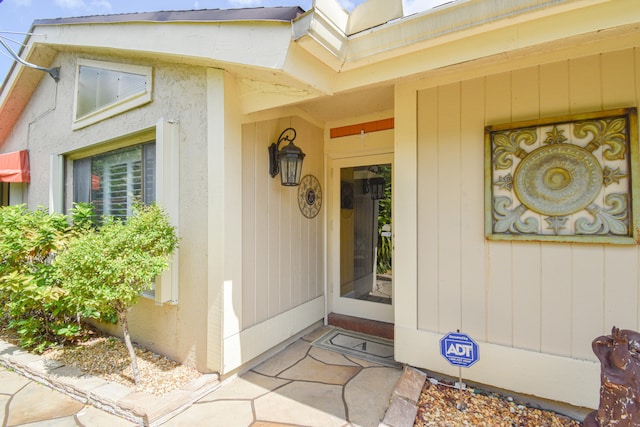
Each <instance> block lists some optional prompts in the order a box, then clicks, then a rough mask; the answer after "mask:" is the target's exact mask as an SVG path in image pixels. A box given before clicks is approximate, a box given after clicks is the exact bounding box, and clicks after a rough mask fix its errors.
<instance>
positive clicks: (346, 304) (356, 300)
mask: <svg viewBox="0 0 640 427" xmlns="http://www.w3.org/2000/svg"><path fill="white" fill-rule="evenodd" d="M392 168H393V155H392V154H383V155H373V156H363V157H357V158H348V159H336V160H333V161H332V162H331V168H330V170H331V201H332V203H331V212H330V224H331V225H330V236H331V238H330V249H329V250H330V255H329V259H330V264H331V265H330V268H331V273H330V274H331V283H332V289H331V310H332V311H333V312H334V313H337V314H343V315H347V316H355V317H359V318H363V319H370V320H376V321H381V322H387V323H393V286H394V284H393V222H392V211H393V199H392V189H393V182H392V177H393V170H392Z"/></svg>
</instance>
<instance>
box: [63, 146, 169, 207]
mask: <svg viewBox="0 0 640 427" xmlns="http://www.w3.org/2000/svg"><path fill="white" fill-rule="evenodd" d="M155 177H156V152H155V142H150V143H146V144H140V145H135V146H132V147H126V148H122V149H119V150H114V151H109V152H106V153H102V154H99V155H96V156H91V157H86V158H83V159H78V160H74V164H73V182H74V201H75V202H90V203H92V204H93V206H94V209H95V214H96V217H97V218H100V217H102V216H105V215H106V216H113V217H116V218H121V219H126V218H127V217H129V216H131V215H132V214H133V206H134V204H135V203H136V202H139V203H144V204H149V203H153V202H154V201H155V200H156V194H155V187H156V185H155Z"/></svg>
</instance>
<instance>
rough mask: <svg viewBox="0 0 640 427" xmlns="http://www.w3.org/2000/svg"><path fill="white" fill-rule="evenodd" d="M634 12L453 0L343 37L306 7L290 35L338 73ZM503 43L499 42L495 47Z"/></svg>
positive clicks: (544, 1) (590, 27)
mask: <svg viewBox="0 0 640 427" xmlns="http://www.w3.org/2000/svg"><path fill="white" fill-rule="evenodd" d="M639 14H640V8H638V7H637V0H616V1H610V0H459V1H455V2H452V3H450V4H447V5H443V6H440V7H437V8H435V9H431V10H429V11H425V12H422V13H419V14H415V15H411V16H407V17H404V18H401V19H398V20H395V21H391V22H388V23H386V24H383V25H380V26H378V27H375V28H371V29H369V30H365V31H362V32H360V33H357V34H354V35H351V36H348V37H347V36H346V35H344V34H340V33H338V32H336V31H335V26H334V25H332V24H331V22H329V21H327V19H326V17H324V16H323V15H322V13H321V12H319V11H315V10H312V11H310V12H308V13H307V14H306V15H305V17H304V18H305V19H304V20H301V21H300V22H299V24H300V28H298V29H297V31H296V34H297V38H296V40H297V41H298V43H299V44H300V46H302V47H303V48H305V49H306V50H307V51H309V52H310V53H311V54H313V55H315V56H316V57H318V58H319V59H320V60H322V61H323V62H325V63H326V64H327V65H329V66H330V67H331V68H333V69H334V70H336V71H341V72H344V71H349V70H354V69H357V68H360V67H365V66H367V67H368V66H370V65H371V64H374V63H378V62H382V61H386V60H389V59H393V58H397V57H403V56H406V55H407V54H410V53H413V52H420V51H424V50H426V49H430V48H433V47H436V46H440V45H447V44H449V43H452V42H455V41H459V40H469V42H470V43H473V40H474V39H475V38H476V37H478V36H479V35H482V34H486V33H491V32H496V31H499V30H502V29H505V28H513V29H514V32H515V33H516V34H517V35H516V39H515V40H513V39H510V40H509V42H510V44H511V46H510V47H511V48H521V47H526V46H530V45H533V44H536V43H544V42H548V41H550V40H553V39H557V38H562V37H571V36H575V35H577V34H583V33H585V32H590V31H598V30H600V29H602V28H610V27H612V26H617V25H624V24H628V23H630V22H637V21H638V15H639ZM531 23H534V24H532V25H528V26H527V24H531ZM297 24H298V22H297V21H296V22H294V26H295V25H297ZM303 27H304V28H306V31H303ZM522 29H524V32H523V33H522V34H520V33H519V32H521V31H522ZM529 29H530V30H529ZM504 44H505V43H502V42H501V41H499V46H496V48H503V47H504ZM510 47H509V46H507V48H510ZM494 50H495V49H494ZM481 54H484V51H479V52H478V55H476V58H477V57H480V55H481ZM470 59H473V58H469V60H470Z"/></svg>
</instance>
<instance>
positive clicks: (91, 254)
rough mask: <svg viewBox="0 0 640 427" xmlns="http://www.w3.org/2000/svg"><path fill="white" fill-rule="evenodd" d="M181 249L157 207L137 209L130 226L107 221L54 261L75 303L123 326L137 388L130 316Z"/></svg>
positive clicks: (77, 239) (73, 240)
mask: <svg viewBox="0 0 640 427" xmlns="http://www.w3.org/2000/svg"><path fill="white" fill-rule="evenodd" d="M177 244H178V238H177V236H176V232H175V229H174V227H173V226H171V224H170V223H169V220H168V218H167V216H166V214H165V213H164V211H163V210H162V209H161V208H160V207H159V206H157V205H151V206H136V209H135V214H134V216H132V217H131V218H129V219H128V220H127V221H126V222H124V221H121V220H119V219H114V218H108V217H107V218H104V219H103V223H102V225H101V226H100V227H99V228H97V229H89V230H88V231H87V232H85V233H82V234H79V235H78V236H76V237H74V238H72V239H71V240H70V241H69V244H68V247H67V249H66V250H65V251H63V252H62V253H60V254H59V255H58V257H57V258H56V260H55V262H54V266H55V267H56V269H57V274H58V276H59V278H60V281H61V282H62V287H63V289H64V290H65V292H67V293H68V294H67V298H68V299H69V302H70V303H71V304H73V305H75V306H76V307H78V308H80V307H83V308H84V309H85V310H86V311H88V312H91V313H93V315H94V316H95V317H97V318H100V319H101V320H108V321H113V320H116V319H117V320H118V321H119V322H120V324H121V326H122V329H123V334H124V338H125V344H127V348H128V349H129V354H130V356H131V360H132V368H133V372H134V380H135V382H136V383H137V382H138V381H139V378H138V370H137V364H136V360H135V353H134V352H133V347H132V345H131V339H130V336H129V328H128V321H127V311H128V309H129V308H130V307H131V306H133V305H134V304H136V303H137V301H138V298H139V297H140V294H141V293H142V292H143V291H145V290H147V289H150V287H151V285H152V283H153V280H154V279H155V278H156V277H157V276H158V275H159V274H160V273H162V272H163V271H164V270H166V269H167V268H168V267H169V257H170V256H171V254H172V253H173V252H174V251H175V249H176V247H177Z"/></svg>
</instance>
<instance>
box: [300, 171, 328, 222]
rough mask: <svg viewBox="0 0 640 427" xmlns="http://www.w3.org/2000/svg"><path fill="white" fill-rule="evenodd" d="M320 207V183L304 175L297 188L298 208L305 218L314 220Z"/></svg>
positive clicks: (313, 177) (311, 176)
mask: <svg viewBox="0 0 640 427" xmlns="http://www.w3.org/2000/svg"><path fill="white" fill-rule="evenodd" d="M321 206H322V190H321V188H320V183H319V182H318V180H317V179H316V177H315V176H313V175H305V176H304V177H302V179H301V180H300V186H299V187H298V207H299V208H300V212H302V215H304V216H305V217H307V218H314V217H315V216H316V215H318V212H320V207H321Z"/></svg>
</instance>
